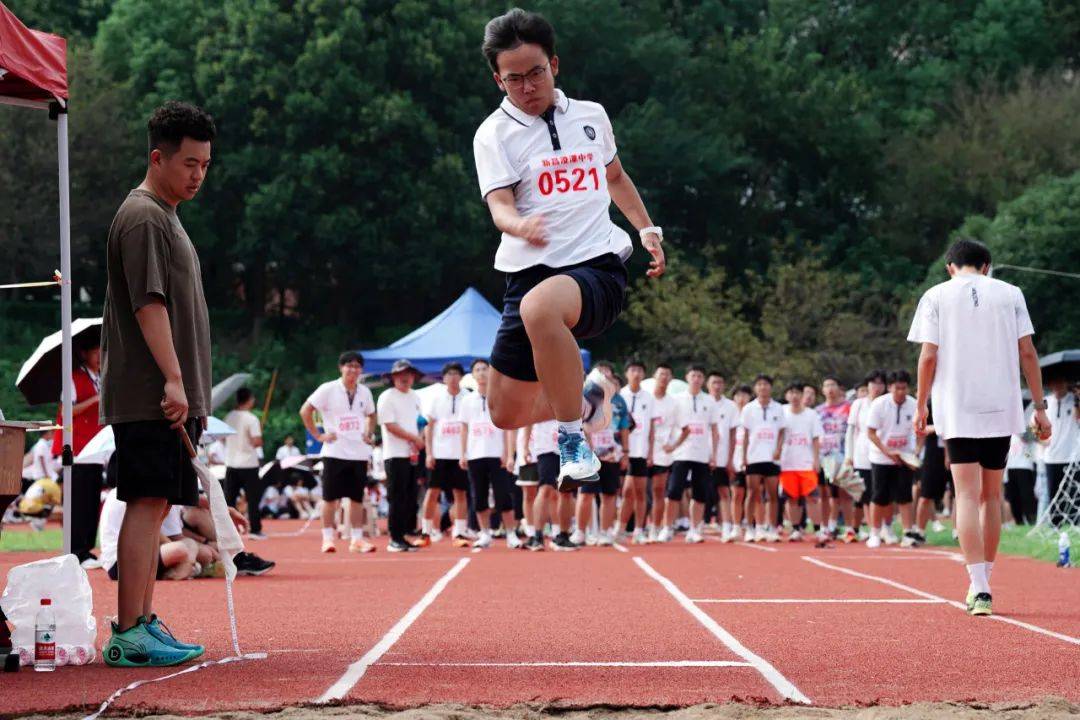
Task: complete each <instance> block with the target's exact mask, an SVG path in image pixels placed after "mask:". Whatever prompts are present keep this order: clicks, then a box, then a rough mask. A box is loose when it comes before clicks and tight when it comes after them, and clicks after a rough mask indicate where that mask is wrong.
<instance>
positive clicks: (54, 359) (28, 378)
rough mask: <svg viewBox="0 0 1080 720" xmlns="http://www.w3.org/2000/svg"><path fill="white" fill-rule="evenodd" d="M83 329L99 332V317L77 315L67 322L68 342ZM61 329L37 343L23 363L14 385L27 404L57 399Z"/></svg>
mask: <svg viewBox="0 0 1080 720" xmlns="http://www.w3.org/2000/svg"><path fill="white" fill-rule="evenodd" d="M87 333H96V334H97V335H98V336H99V337H100V335H101V318H79V319H78V320H76V321H75V322H73V323H71V338H72V343H74V344H75V345H76V346H77V345H78V342H77V339H78V338H79V337H80V336H83V335H85V334H87ZM62 343H63V331H62V330H57V331H56V332H54V333H53V334H52V335H49V336H47V337H46V338H45V339H43V340H42V341H41V342H40V343H38V346H37V349H36V350H34V353H33V354H32V355H31V356H30V357H29V358H28V359H27V361H26V362H24V363H23V366H22V369H21V370H19V377H18V379H16V380H15V385H16V386H17V387H18V388H19V390H20V392H22V394H23V396H24V397H25V398H26V402H28V403H30V404H31V405H41V404H43V403H55V402H60V394H61V392H62V390H63V387H62V382H63V374H62V372H61V369H60V365H61V357H60V354H61V353H60V350H61V345H62Z"/></svg>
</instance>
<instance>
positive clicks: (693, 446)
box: [659, 365, 718, 543]
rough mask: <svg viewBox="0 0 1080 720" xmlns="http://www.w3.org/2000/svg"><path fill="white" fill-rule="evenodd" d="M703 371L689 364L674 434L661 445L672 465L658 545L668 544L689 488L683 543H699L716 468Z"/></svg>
mask: <svg viewBox="0 0 1080 720" xmlns="http://www.w3.org/2000/svg"><path fill="white" fill-rule="evenodd" d="M704 383H705V368H703V367H701V366H700V365H692V366H691V367H690V368H689V369H688V370H687V372H686V384H687V386H688V390H687V392H686V394H685V395H680V396H679V397H678V398H676V399H675V423H674V425H675V430H676V432H675V435H674V436H673V437H672V438H671V439H670V440H669V441H668V444H667V445H665V446H664V451H665V452H669V453H671V455H672V457H673V458H674V462H673V463H672V466H671V474H670V475H669V476H668V483H667V496H666V501H667V502H666V505H665V507H664V527H663V528H662V529H661V530H660V538H659V539H660V542H669V541H670V540H671V539H672V537H674V533H673V531H672V526H673V525H674V523H675V519H676V517H677V515H678V512H679V504H680V503H681V502H682V499H683V495H684V494H685V493H686V489H687V486H688V485H689V487H690V494H691V506H690V517H691V521H690V530H689V532H687V533H686V542H688V543H701V542H704V541H705V538H704V537H703V536H702V534H701V531H702V522H703V519H704V517H705V503H706V502H708V500H709V490H708V486H709V483H711V482H712V469H713V467H715V465H716V445H717V440H718V437H717V435H718V432H717V429H716V412H717V408H716V402H715V401H714V400H713V399H712V397H710V396H709V394H708V393H706V392H704V390H703V388H702V386H703V385H704Z"/></svg>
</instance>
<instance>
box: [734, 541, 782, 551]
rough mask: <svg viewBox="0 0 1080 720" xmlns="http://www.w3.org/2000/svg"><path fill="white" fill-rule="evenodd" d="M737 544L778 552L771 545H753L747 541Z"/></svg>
mask: <svg viewBox="0 0 1080 720" xmlns="http://www.w3.org/2000/svg"><path fill="white" fill-rule="evenodd" d="M738 544H739V545H742V546H743V547H748V548H750V549H751V550H764V551H765V552H780V551H779V550H777V549H776V548H772V547H769V546H767V545H755V544H754V543H748V542H740V543H738Z"/></svg>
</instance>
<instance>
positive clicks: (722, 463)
mask: <svg viewBox="0 0 1080 720" xmlns="http://www.w3.org/2000/svg"><path fill="white" fill-rule="evenodd" d="M738 425H739V406H738V405H736V404H735V401H734V400H732V399H731V398H727V397H724V396H720V399H719V400H716V431H717V432H718V433H719V434H720V437H719V439H718V441H717V443H716V456H715V460H716V466H717V467H719V468H726V467H727V462H728V455H729V454H730V453H731V430H732V428H735V427H738Z"/></svg>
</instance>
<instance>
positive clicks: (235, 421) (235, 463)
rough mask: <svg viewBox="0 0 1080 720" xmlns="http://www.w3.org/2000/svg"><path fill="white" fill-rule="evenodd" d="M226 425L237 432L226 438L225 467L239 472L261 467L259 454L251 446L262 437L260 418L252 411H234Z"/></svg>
mask: <svg viewBox="0 0 1080 720" xmlns="http://www.w3.org/2000/svg"><path fill="white" fill-rule="evenodd" d="M225 424H226V425H228V426H229V427H231V428H232V429H233V430H235V431H236V432H235V433H234V434H232V435H226V436H225V465H226V467H231V468H235V469H239V470H250V469H252V468H257V467H259V454H258V453H257V452H255V446H254V445H252V444H251V441H252V440H253V439H254V438H257V437H262V425H260V424H259V418H257V417H255V413H253V412H251V411H250V410H233V411H231V412H230V413H229V414H228V415H226V416H225Z"/></svg>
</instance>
